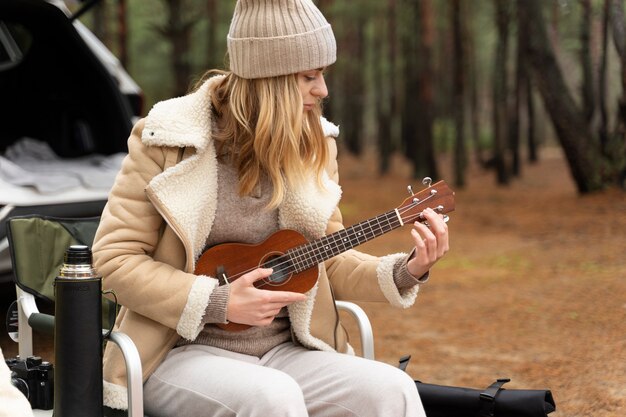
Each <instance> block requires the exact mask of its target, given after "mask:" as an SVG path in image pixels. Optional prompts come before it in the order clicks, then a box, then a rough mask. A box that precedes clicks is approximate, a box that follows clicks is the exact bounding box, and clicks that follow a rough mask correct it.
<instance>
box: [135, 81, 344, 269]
mask: <svg viewBox="0 0 626 417" xmlns="http://www.w3.org/2000/svg"><path fill="white" fill-rule="evenodd" d="M221 78H222V76H217V77H213V78H210V79H209V80H207V81H206V82H205V83H204V84H203V85H202V86H201V87H200V88H199V89H198V90H196V91H195V92H193V93H191V94H189V95H186V96H183V97H178V98H173V99H170V100H166V101H163V102H160V103H158V104H156V105H155V106H154V107H153V109H152V110H151V111H150V112H149V114H148V116H147V117H146V123H145V128H144V130H143V133H142V141H143V142H144V143H145V144H146V145H148V146H166V147H193V148H195V153H193V155H192V156H190V157H189V158H186V159H184V160H183V161H181V162H180V163H178V164H177V165H175V166H173V167H171V168H169V169H167V170H165V171H164V172H163V173H162V174H160V175H157V176H156V177H154V178H153V179H152V180H151V181H150V184H149V185H148V187H149V188H150V189H152V191H153V192H154V195H155V196H156V198H158V200H159V201H160V203H161V204H162V205H163V206H164V207H166V208H167V211H168V213H170V215H171V218H170V219H167V220H168V222H170V224H173V226H174V227H175V229H176V230H177V231H178V232H179V233H180V234H181V238H183V241H187V242H189V243H190V245H191V250H192V253H193V265H192V267H194V268H195V262H196V261H197V259H198V258H199V257H200V255H201V254H202V250H203V249H204V245H205V242H206V238H207V237H208V235H209V233H210V231H211V227H212V225H213V220H214V218H215V211H216V208H217V193H218V191H219V184H218V183H217V158H216V152H215V146H214V143H213V140H212V138H211V126H212V123H213V121H212V117H211V114H212V112H211V93H212V91H213V90H214V88H215V86H216V85H217V83H218V82H219V81H220V79H221ZM322 126H323V128H324V132H325V134H327V135H328V136H334V137H336V136H337V135H338V133H339V129H338V127H337V126H335V125H334V124H332V123H330V122H328V121H327V120H326V119H322ZM323 185H324V187H323V189H320V187H319V186H318V185H317V181H315V179H314V178H311V179H310V181H309V182H308V183H306V184H304V185H303V186H302V187H301V188H300V189H296V190H287V193H286V196H285V200H284V201H283V203H282V204H281V206H280V207H279V223H280V227H281V228H289V229H295V230H297V231H299V232H301V233H303V234H304V235H305V236H306V237H307V238H309V239H311V238H319V237H321V236H323V235H324V232H325V230H326V225H327V223H328V219H329V218H330V216H331V215H332V213H333V210H334V209H335V207H336V206H337V204H338V203H339V198H340V196H341V188H340V187H339V185H338V184H336V183H335V182H334V181H332V180H331V179H330V178H328V176H327V175H326V174H324V178H323Z"/></svg>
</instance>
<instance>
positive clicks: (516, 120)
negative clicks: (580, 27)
mask: <svg viewBox="0 0 626 417" xmlns="http://www.w3.org/2000/svg"><path fill="white" fill-rule="evenodd" d="M527 36H528V35H527V30H526V28H523V27H521V26H520V25H518V26H517V58H516V59H517V62H516V63H515V64H516V65H515V86H514V92H513V95H514V97H513V106H512V109H511V112H510V114H509V150H510V152H511V173H512V174H513V175H514V176H516V177H519V176H520V175H521V172H522V164H521V158H520V114H521V112H522V102H523V101H524V96H525V95H526V78H527V76H528V71H527V65H526V49H527V47H526V37H527Z"/></svg>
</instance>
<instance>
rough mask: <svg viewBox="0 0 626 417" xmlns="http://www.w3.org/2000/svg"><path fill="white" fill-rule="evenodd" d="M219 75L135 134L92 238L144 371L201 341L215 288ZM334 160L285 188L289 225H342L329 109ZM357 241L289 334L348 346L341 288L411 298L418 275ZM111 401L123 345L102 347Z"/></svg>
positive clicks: (294, 314)
mask: <svg viewBox="0 0 626 417" xmlns="http://www.w3.org/2000/svg"><path fill="white" fill-rule="evenodd" d="M219 80H220V77H215V78H211V79H209V80H208V81H207V82H206V83H205V84H204V85H203V86H202V87H201V88H200V89H198V90H197V91H195V92H194V93H192V94H189V95H187V96H184V97H179V98H175V99H171V100H167V101H164V102H161V103H158V104H157V105H155V106H154V108H153V109H152V110H151V111H150V113H149V114H148V116H147V117H146V118H145V119H144V120H142V121H140V122H139V123H138V124H137V125H136V126H135V128H134V129H133V132H132V134H131V136H130V138H129V141H128V147H129V154H128V156H127V158H126V159H125V161H124V163H123V166H122V169H121V171H120V173H119V175H118V177H117V179H116V182H115V185H114V187H113V189H112V190H111V193H110V196H109V201H108V204H107V206H106V207H105V209H104V212H103V215H102V220H101V223H100V227H99V229H98V232H97V234H96V238H95V242H94V247H93V250H94V263H95V267H96V268H97V270H98V271H99V273H100V274H102V275H103V276H104V282H103V287H104V288H105V289H113V290H114V291H115V293H116V295H117V298H118V300H119V303H120V304H121V305H122V306H123V307H122V309H121V312H120V314H119V316H118V319H117V323H116V328H117V330H119V331H121V332H124V333H126V334H127V335H129V336H130V337H131V338H132V340H133V341H134V342H135V344H136V345H137V348H138V350H139V354H140V356H141V360H142V365H143V377H144V381H145V380H146V379H147V378H148V377H149V376H150V375H151V374H152V372H154V370H155V368H156V367H157V366H158V365H159V364H160V363H161V361H162V360H163V358H164V357H165V355H166V354H167V353H168V351H169V350H170V349H172V347H173V346H174V345H175V344H176V342H177V340H178V339H179V338H180V337H184V338H186V339H190V340H193V339H195V338H196V336H197V335H198V333H199V332H200V330H201V319H202V316H203V314H204V312H205V308H206V307H207V304H208V300H209V296H210V295H211V292H212V291H213V290H214V289H215V287H216V286H217V285H218V283H217V280H216V279H214V278H213V277H209V276H196V275H194V274H193V271H194V269H195V263H196V261H197V259H198V258H199V256H200V255H201V254H202V250H203V248H204V243H205V241H206V239H207V236H208V235H209V233H210V232H211V226H212V224H213V219H214V216H215V210H216V201H217V198H216V195H217V193H218V192H219V184H218V183H217V160H216V153H215V149H214V144H213V142H212V139H211V124H212V120H211V110H210V108H211V100H210V94H211V92H212V90H213V88H214V86H215V85H216V83H217V82H219ZM323 125H324V131H325V133H326V134H327V136H328V145H329V149H330V156H331V158H330V163H329V166H328V167H327V174H328V175H327V176H325V178H324V186H325V187H324V188H325V189H324V190H322V189H319V187H318V185H317V182H316V181H315V180H313V179H312V180H311V182H310V183H309V184H306V185H305V186H304V187H302V188H301V189H297V190H289V191H288V193H287V195H286V198H285V200H284V201H283V203H282V204H281V206H280V207H279V222H280V227H281V228H290V229H295V230H298V231H299V232H301V233H302V234H304V235H305V236H306V237H307V238H309V239H312V238H319V237H322V236H324V235H325V234H328V233H332V232H334V231H337V230H339V229H340V228H343V225H342V222H341V221H342V220H341V213H340V212H339V210H338V208H337V204H338V202H339V199H340V196H341V189H340V187H339V185H338V184H337V162H336V156H337V149H336V145H335V139H334V137H336V136H337V134H338V128H337V127H336V126H335V125H333V124H331V123H329V122H327V121H325V120H323ZM405 256H406V255H405V254H395V255H389V256H386V257H382V258H377V257H373V256H370V255H366V254H363V253H360V252H357V251H355V250H349V251H347V252H345V253H343V254H341V255H339V256H337V257H335V258H333V259H331V260H329V261H327V262H326V263H325V264H323V265H320V274H319V280H318V283H317V284H316V286H315V287H314V288H313V289H312V290H310V291H309V292H308V293H307V295H308V299H307V300H306V301H302V302H298V303H294V304H292V305H291V306H289V317H290V319H291V324H292V329H293V334H294V336H295V338H296V339H297V342H298V343H301V344H302V345H304V346H305V347H307V348H309V349H318V350H326V351H338V352H343V353H351V352H352V349H351V347H350V346H349V344H348V342H347V336H346V333H345V331H344V329H343V327H342V326H341V323H340V322H339V315H338V314H337V310H336V308H335V305H334V299H335V297H336V298H337V299H344V300H351V301H387V302H390V303H391V304H392V305H395V306H398V307H408V306H410V305H412V303H413V302H414V300H415V297H416V295H417V290H418V286H417V285H416V286H414V287H412V288H410V289H409V290H406V291H402V293H400V292H399V291H398V289H397V288H396V286H395V284H394V281H393V272H392V271H393V268H394V264H395V263H396V261H398V260H399V259H400V258H402V257H405ZM104 379H105V383H104V385H105V386H104V402H105V405H107V406H109V407H112V408H118V409H127V408H128V404H127V397H126V375H125V369H124V364H123V358H122V355H121V352H120V351H119V349H118V348H117V347H115V346H113V345H112V344H109V345H108V346H107V349H106V351H105V356H104Z"/></svg>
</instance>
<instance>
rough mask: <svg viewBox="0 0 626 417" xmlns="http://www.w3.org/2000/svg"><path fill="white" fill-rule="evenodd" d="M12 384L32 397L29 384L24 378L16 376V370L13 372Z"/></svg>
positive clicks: (26, 395) (28, 396)
mask: <svg viewBox="0 0 626 417" xmlns="http://www.w3.org/2000/svg"><path fill="white" fill-rule="evenodd" d="M11 385H13V386H14V387H15V388H17V389H18V390H19V391H20V392H21V393H22V394H24V396H25V397H26V398H27V399H30V392H29V389H28V384H27V383H26V381H24V380H23V379H22V378H15V372H13V373H12V374H11Z"/></svg>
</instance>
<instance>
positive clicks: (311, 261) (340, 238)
mask: <svg viewBox="0 0 626 417" xmlns="http://www.w3.org/2000/svg"><path fill="white" fill-rule="evenodd" d="M402 225H403V223H402V222H401V220H400V216H399V214H398V212H397V211H396V210H391V211H388V212H387V213H383V214H381V215H378V216H376V217H374V218H371V219H369V220H365V221H362V222H360V223H357V224H355V225H353V226H350V227H348V228H347V229H342V230H339V231H337V232H335V233H332V234H330V235H327V236H324V237H323V238H321V239H318V240H314V241H313V242H309V243H307V244H305V245H301V246H298V247H296V248H292V249H290V250H288V251H287V254H288V256H289V258H290V260H291V262H292V265H293V266H294V269H295V271H294V272H296V273H299V272H302V271H305V270H307V269H309V268H311V267H313V266H315V265H317V264H319V263H321V262H324V261H326V260H328V259H330V258H332V257H333V256H337V255H339V254H340V253H343V252H345V251H347V250H348V249H352V248H354V247H356V246H359V245H361V244H362V243H365V242H367V241H369V240H371V239H374V238H376V237H378V236H381V235H383V234H385V233H387V232H390V231H392V230H394V229H396V228H398V227H400V226H402Z"/></svg>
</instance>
